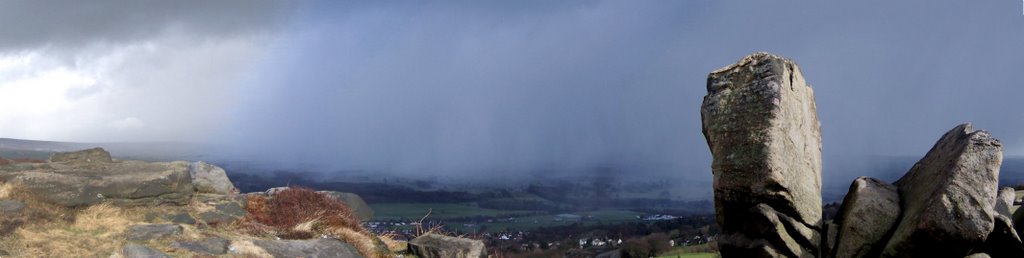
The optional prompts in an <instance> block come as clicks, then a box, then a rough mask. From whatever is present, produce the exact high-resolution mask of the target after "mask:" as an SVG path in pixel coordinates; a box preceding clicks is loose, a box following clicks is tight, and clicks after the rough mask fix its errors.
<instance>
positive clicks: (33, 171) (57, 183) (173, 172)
mask: <svg viewBox="0 0 1024 258" xmlns="http://www.w3.org/2000/svg"><path fill="white" fill-rule="evenodd" d="M0 180H2V181H7V182H13V183H17V184H20V185H21V186H23V187H24V188H25V189H26V190H27V191H28V193H29V194H30V195H32V196H33V197H35V198H38V199H40V200H42V201H46V202H49V203H53V204H56V205H61V206H65V207H82V206H90V205H94V204H99V203H101V202H110V203H112V204H114V205H118V206H155V205H161V204H176V205H185V204H188V202H189V200H190V197H191V196H192V193H193V192H194V189H193V187H192V179H191V177H190V176H189V173H188V162H184V161H177V162H154V163H150V162H142V161H123V162H114V163H44V164H19V165H18V166H3V167H0Z"/></svg>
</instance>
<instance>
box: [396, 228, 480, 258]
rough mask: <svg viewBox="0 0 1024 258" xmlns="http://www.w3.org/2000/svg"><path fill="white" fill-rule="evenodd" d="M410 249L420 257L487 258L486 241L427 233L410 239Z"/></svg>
mask: <svg viewBox="0 0 1024 258" xmlns="http://www.w3.org/2000/svg"><path fill="white" fill-rule="evenodd" d="M409 251H411V252H412V254H414V255H416V256H417V257H420V258H485V257H487V249H486V247H485V246H484V242H483V241H480V240H473V239H468V238H458V237H450V236H444V235H439V234H434V233H427V234H424V235H422V236H419V237H417V238H416V239H413V240H412V241H409Z"/></svg>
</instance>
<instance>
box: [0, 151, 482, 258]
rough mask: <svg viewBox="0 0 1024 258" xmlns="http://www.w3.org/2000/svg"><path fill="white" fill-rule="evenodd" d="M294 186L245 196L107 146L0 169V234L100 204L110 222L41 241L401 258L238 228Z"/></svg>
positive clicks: (457, 242)
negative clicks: (90, 236) (65, 238)
mask: <svg viewBox="0 0 1024 258" xmlns="http://www.w3.org/2000/svg"><path fill="white" fill-rule="evenodd" d="M288 189H289V188H287V187H284V188H272V189H269V190H267V191H264V192H256V193H247V194H241V193H239V191H238V189H236V188H235V186H234V184H233V183H232V182H231V181H230V180H229V179H228V177H227V173H226V172H225V171H224V169H222V168H220V167H218V166H215V165H213V164H209V163H206V162H202V161H199V162H187V161H173V162H144V161H133V160H117V159H114V158H112V157H111V155H110V153H108V152H107V151H105V150H103V149H101V148H93V149H88V150H82V151H74V152H65V153H55V154H53V155H51V157H50V159H49V160H48V161H45V162H22V163H18V162H5V163H3V164H0V238H3V239H17V237H15V238H7V237H8V236H9V235H12V234H17V235H19V236H20V235H25V234H28V235H31V234H37V233H32V232H34V231H32V232H29V231H25V230H22V229H23V228H24V225H27V224H30V223H31V221H33V220H36V221H38V220H39V218H34V217H37V216H39V214H51V213H54V211H58V210H61V211H69V212H72V213H73V212H75V211H83V210H84V211H89V210H98V211H105V210H104V208H102V207H109V208H108V209H107V210H106V212H100V213H96V214H104V215H102V216H112V217H111V218H104V217H100V216H92V217H89V216H85V217H86V218H78V219H74V218H70V217H69V218H63V219H65V220H75V221H76V222H75V223H73V224H72V225H70V227H72V228H69V229H66V230H65V229H59V230H54V229H47V227H45V226H44V227H36V228H43V230H49V231H44V232H43V233H38V234H37V235H39V234H41V235H58V234H56V233H53V232H79V231H82V230H81V229H82V228H85V229H87V230H93V231H96V232H105V233H103V234H107V235H106V236H105V237H107V238H108V239H109V238H114V239H113V240H115V241H114V242H117V243H118V244H117V245H116V250H113V254H112V255H111V257H172V256H173V257H213V256H229V257H364V256H368V257H394V256H397V255H396V254H397V253H395V252H393V250H387V247H383V248H384V249H383V250H380V251H379V252H376V253H373V254H369V255H367V254H366V252H365V250H362V249H359V248H357V247H355V246H354V245H356V243H347V242H345V241H342V240H341V238H337V237H326V236H319V237H313V238H309V239H281V238H280V237H273V236H270V237H261V236H260V235H252V234H250V233H245V232H242V231H245V230H249V229H248V228H247V226H239V225H258V224H252V223H249V222H247V220H252V218H250V217H249V216H247V215H250V214H249V211H250V210H249V209H248V208H249V207H247V205H249V201H250V198H256V199H264V200H268V199H274V198H277V194H278V193H280V192H282V191H287V190H288ZM316 194H321V195H323V196H326V197H328V198H330V199H333V200H337V201H339V202H340V203H342V204H344V206H346V207H347V209H348V210H350V211H351V212H352V216H353V217H354V218H355V219H357V220H358V221H362V222H365V221H368V220H370V219H372V217H373V210H372V209H371V208H370V207H369V206H368V205H367V204H366V202H365V201H363V199H362V198H360V197H359V196H358V195H356V194H353V193H344V192H334V191H318V192H316ZM97 207H99V208H97ZM115 211H117V212H115ZM122 211H123V212H122ZM286 212H287V211H286ZM128 213H133V214H136V213H137V214H138V215H137V216H135V215H131V214H128ZM61 216H64V215H63V214H62V215H61ZM83 219H92V221H100V220H106V221H115V222H106V223H114V224H104V225H88V223H79V222H78V221H81V220H83ZM314 222H315V221H314ZM233 223H234V224H233ZM310 225H312V224H310ZM98 227H106V228H98ZM249 227H254V226H249ZM261 227H266V226H261ZM310 227H312V226H310ZM19 228H22V229H19ZM50 228H53V227H50ZM114 228H116V229H114ZM257 229H259V228H257ZM19 230H20V231H19ZM109 231H113V232H109ZM235 231H238V232H235ZM17 232H21V233H17ZM47 232H49V233H47ZM259 232H264V231H259ZM352 232H353V233H351V234H361V233H359V232H356V231H352ZM97 234H98V233H97ZM111 234H112V235H111ZM111 236H112V237H111ZM46 241H48V242H53V241H62V240H58V239H54V240H46ZM368 241H372V242H371V243H370V244H371V245H374V246H376V247H381V246H383V245H384V243H383V242H382V241H381V240H380V239H378V238H377V236H372V235H371V236H370V237H369V238H368ZM84 242H89V241H88V240H85V241H84ZM407 245H408V249H409V250H408V251H409V252H415V253H417V254H418V255H419V257H482V256H485V255H486V249H485V248H484V246H483V242H481V241H479V240H470V239H463V238H455V237H446V236H439V235H433V234H427V235H424V236H421V237H420V238H417V239H415V240H414V241H412V242H410V243H408V244H407ZM11 246H13V245H10V243H6V244H5V243H2V242H0V256H8V255H15V256H66V255H70V254H68V253H66V251H61V250H43V253H19V252H26V250H18V249H13V250H12V249H9V248H10V247H11ZM22 246H24V245H22ZM3 249H7V250H3ZM50 251H54V252H55V253H51V252H50ZM76 255H81V256H91V255H87V254H76Z"/></svg>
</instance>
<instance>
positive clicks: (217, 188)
mask: <svg viewBox="0 0 1024 258" xmlns="http://www.w3.org/2000/svg"><path fill="white" fill-rule="evenodd" d="M188 172H189V174H190V175H191V176H192V184H193V185H194V186H195V187H196V192H197V193H210V194H235V193H238V189H235V185H234V184H232V183H231V180H230V179H228V174H227V173H226V172H224V169H223V168H220V167H218V166H214V165H213V164H210V163H206V162H202V161H198V162H194V163H192V164H189V169H188Z"/></svg>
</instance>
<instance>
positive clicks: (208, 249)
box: [171, 237, 228, 255]
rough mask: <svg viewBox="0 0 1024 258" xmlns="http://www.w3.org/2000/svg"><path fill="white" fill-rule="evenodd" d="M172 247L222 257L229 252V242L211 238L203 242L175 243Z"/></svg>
mask: <svg viewBox="0 0 1024 258" xmlns="http://www.w3.org/2000/svg"><path fill="white" fill-rule="evenodd" d="M171 247H173V248H179V249H185V250H189V251H192V252H194V253H201V254H209V255H221V254H225V253H227V252H228V240H227V239H223V238H219V237H211V238H207V239H203V240H202V241H185V242H174V243H173V244H171Z"/></svg>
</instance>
